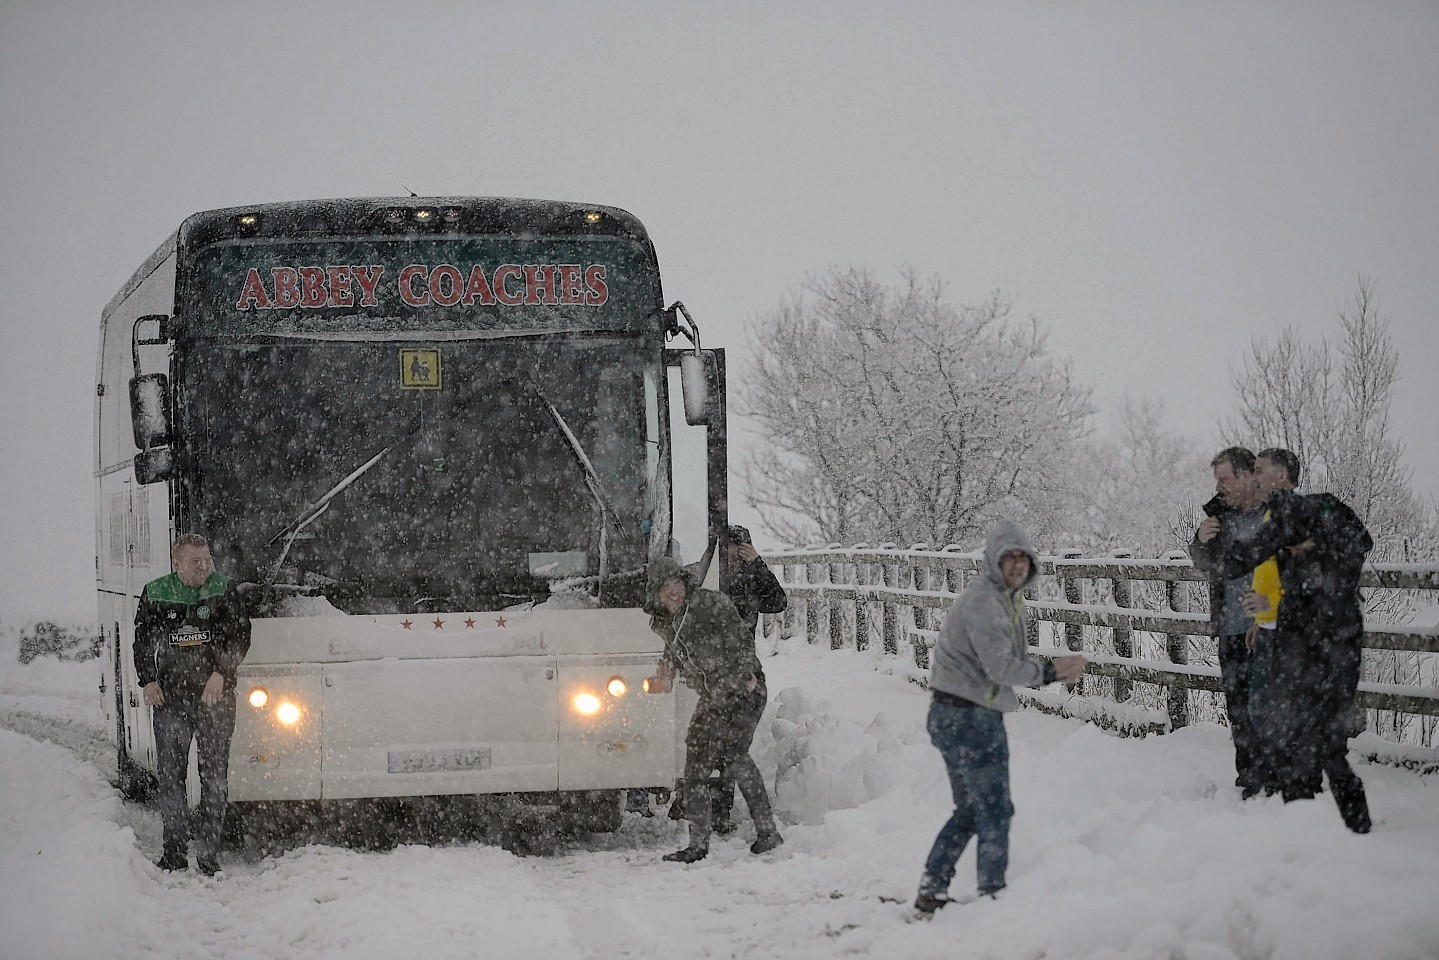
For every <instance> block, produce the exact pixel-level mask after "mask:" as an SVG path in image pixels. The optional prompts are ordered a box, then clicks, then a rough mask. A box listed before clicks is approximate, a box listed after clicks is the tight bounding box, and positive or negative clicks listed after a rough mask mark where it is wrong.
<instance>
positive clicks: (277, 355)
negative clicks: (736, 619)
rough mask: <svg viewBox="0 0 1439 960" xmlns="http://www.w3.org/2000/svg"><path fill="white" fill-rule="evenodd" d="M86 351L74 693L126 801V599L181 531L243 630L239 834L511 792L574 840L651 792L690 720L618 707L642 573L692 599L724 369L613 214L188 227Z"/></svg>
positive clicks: (271, 214) (626, 703) (136, 279)
mask: <svg viewBox="0 0 1439 960" xmlns="http://www.w3.org/2000/svg"><path fill="white" fill-rule="evenodd" d="M100 327H101V330H100V355H99V366H98V377H97V389H96V393H97V397H96V416H95V422H96V442H95V457H96V459H95V476H96V480H97V512H96V516H97V526H96V543H97V552H96V582H97V591H98V604H99V615H100V623H101V629H102V631H103V635H104V643H105V650H106V656H104V657H103V658H102V663H103V665H104V666H103V670H104V673H103V675H102V677H101V681H100V687H101V692H102V702H103V704H104V708H105V712H106V715H107V722H108V723H109V724H110V725H111V726H112V728H113V730H114V731H115V744H116V751H117V757H118V763H119V770H120V779H121V786H122V788H124V789H125V790H126V791H127V792H128V793H136V792H140V791H142V790H143V788H144V786H145V785H146V784H147V783H148V782H151V781H152V780H153V774H154V770H155V756H156V754H155V743H154V736H153V732H152V730H151V724H150V716H149V710H148V708H147V707H145V706H144V705H143V702H142V699H141V696H140V689H139V687H138V686H137V684H136V680H135V677H136V674H135V667H134V663H133V662H132V653H131V643H132V637H133V630H134V627H133V624H134V615H135V608H136V604H137V602H138V595H139V593H140V592H141V590H142V589H143V588H144V585H145V583H146V582H147V581H149V580H151V579H152V578H155V577H158V576H162V575H164V574H166V573H168V572H169V570H170V563H169V545H170V543H171V541H172V540H173V538H174V537H175V536H177V535H179V534H181V533H190V532H194V533H200V534H203V535H205V536H206V537H208V538H209V539H210V542H211V549H212V552H213V554H214V556H215V558H216V565H217V568H218V569H220V570H221V571H222V572H224V573H226V574H227V575H229V576H231V577H232V578H234V579H235V580H237V581H239V582H240V583H241V589H242V593H243V595H244V596H245V598H246V603H247V606H248V607H249V609H250V612H251V615H252V629H253V633H252V645H251V648H250V652H249V656H248V657H247V659H246V661H245V663H244V665H243V666H242V667H241V669H240V672H239V680H240V688H239V691H238V697H239V704H238V706H239V714H238V720H237V723H236V729H235V736H234V740H233V745H232V751H231V757H230V799H231V801H232V803H235V804H237V805H238V806H239V807H240V809H241V810H243V809H244V805H245V804H247V803H251V802H254V801H288V800H306V801H316V800H332V799H347V798H348V799H352V798H382V797H388V798H397V797H435V796H443V795H454V794H510V795H514V796H516V797H521V796H523V797H532V798H533V797H538V798H540V801H541V805H543V803H544V802H546V798H549V799H552V800H554V801H555V803H556V805H557V809H561V810H570V811H576V810H578V811H582V812H585V815H586V816H587V817H588V822H589V823H590V824H592V825H601V826H597V827H595V828H598V829H604V828H605V826H604V825H607V826H608V827H609V828H613V827H614V826H616V825H618V823H619V821H620V809H621V794H622V792H623V791H624V790H625V789H627V788H647V789H664V788H668V787H670V786H671V785H672V784H673V782H674V780H675V779H676V777H677V776H678V773H679V771H680V769H681V768H682V766H683V750H684V746H683V734H684V729H685V725H686V723H687V719H688V712H689V711H690V710H691V709H692V708H693V701H692V700H691V699H689V698H688V697H687V695H686V694H685V693H684V692H683V688H678V687H677V688H675V691H673V692H672V691H659V690H657V689H655V690H653V691H652V690H651V689H650V688H651V687H656V688H657V687H658V686H659V685H658V684H655V685H650V684H646V683H645V679H646V677H647V675H648V674H650V673H652V672H653V666H654V663H655V660H656V658H657V656H658V654H659V652H660V650H661V644H660V642H659V639H658V638H657V637H656V636H655V635H654V633H653V632H652V631H651V630H650V629H649V625H648V617H647V616H646V615H645V614H644V613H643V612H642V611H641V609H640V608H641V606H642V604H643V601H644V568H645V565H646V563H647V562H648V561H649V560H650V559H652V558H654V557H657V556H660V555H661V554H665V553H667V552H672V551H674V550H675V549H676V548H677V546H678V545H679V544H683V545H684V546H685V547H688V548H690V550H691V551H692V554H691V556H689V557H686V558H685V559H686V560H688V561H692V562H693V561H696V556H695V555H696V554H702V556H699V558H698V561H697V562H698V563H699V565H700V568H701V570H702V574H703V575H705V576H707V578H708V580H709V582H710V583H711V585H716V584H717V583H718V578H720V577H723V576H724V570H723V568H724V566H725V564H723V563H720V562H711V561H712V559H713V558H715V557H723V556H724V546H725V544H724V537H725V536H726V532H727V520H728V516H727V499H726V492H727V491H726V436H725V423H726V412H725V365H724V353H723V351H722V350H716V349H708V348H703V349H702V348H701V345H700V333H699V330H698V327H697V326H696V324H695V322H694V321H693V319H692V318H691V317H690V316H689V313H688V311H686V310H685V309H684V307H683V305H682V304H680V303H675V304H674V305H672V306H670V307H666V306H664V299H663V295H662V292H661V286H660V276H659V269H658V264H657V261H656V257H655V251H654V247H653V245H652V244H651V242H650V239H649V237H648V235H647V233H646V231H645V228H644V226H643V225H642V224H641V223H640V222H639V221H638V220H637V219H636V218H635V217H634V216H632V215H631V214H629V213H627V212H625V211H623V210H619V209H615V208H613V207H605V206H593V205H585V204H577V203H560V202H548V201H533V200H510V199H492V198H483V199H482V198H460V197H455V198H433V199H432V198H424V199H422V198H414V197H412V198H408V199H350V200H323V201H311V202H297V203H276V204H265V205H259V206H253V207H242V208H235V209H225V210H212V211H207V212H203V213H197V214H195V215H194V216H191V217H190V218H189V219H187V220H185V221H184V223H183V224H181V226H180V228H179V229H178V230H177V231H176V232H175V234H174V235H172V236H171V237H170V238H169V239H168V240H166V241H165V243H164V244H162V245H161V246H160V248H159V249H158V250H156V251H155V252H154V253H153V254H152V255H151V256H150V257H149V258H148V259H147V260H146V261H145V262H144V263H143V264H142V265H141V266H140V268H139V269H138V270H136V271H135V273H134V275H133V276H132V277H131V278H130V280H129V281H128V282H127V283H126V284H125V285H124V287H123V288H122V289H121V290H120V291H119V293H118V294H117V295H116V296H115V297H114V299H113V300H111V302H110V303H109V305H108V306H107V307H106V308H105V310H104V311H103V313H102V316H101V324H100ZM681 460H684V461H686V462H688V461H693V462H692V463H688V465H683V464H682V463H681V462H680V461H681ZM192 768H193V758H192ZM194 780H195V777H194V773H193V769H192V775H191V781H192V782H191V789H192V795H193V790H194Z"/></svg>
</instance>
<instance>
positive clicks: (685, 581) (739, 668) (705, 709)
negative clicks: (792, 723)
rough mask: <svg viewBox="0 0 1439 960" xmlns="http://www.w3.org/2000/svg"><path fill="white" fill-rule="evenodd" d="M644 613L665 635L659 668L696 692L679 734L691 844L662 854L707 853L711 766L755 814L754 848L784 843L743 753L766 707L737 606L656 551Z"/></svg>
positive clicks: (687, 858)
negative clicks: (681, 736) (692, 709)
mask: <svg viewBox="0 0 1439 960" xmlns="http://www.w3.org/2000/svg"><path fill="white" fill-rule="evenodd" d="M647 579H648V591H647V594H646V596H647V599H646V603H645V612H647V613H649V614H650V627H651V628H652V629H653V630H654V631H655V633H657V634H659V635H660V636H661V637H663V638H664V641H665V649H664V655H663V656H662V657H661V658H660V661H659V664H658V668H657V672H658V674H659V677H660V679H661V681H663V682H665V683H668V682H670V681H671V680H672V679H673V677H674V675H675V673H676V671H678V673H679V677H680V680H681V681H683V682H684V684H685V685H686V686H688V687H690V689H692V690H694V691H695V692H696V693H697V694H699V703H698V704H697V705H696V706H695V712H694V716H693V717H692V718H691V719H690V725H689V730H688V731H687V732H686V734H685V776H684V782H683V785H682V786H683V790H684V796H683V801H684V808H685V812H686V817H687V818H688V819H689V822H690V835H689V844H688V845H687V846H686V847H685V848H684V849H682V850H677V851H675V852H674V853H670V854H666V855H665V859H666V860H675V861H679V862H680V863H693V862H694V861H696V860H700V859H702V858H703V857H704V856H705V855H706V854H708V853H709V837H710V817H711V808H710V799H711V798H710V783H709V775H710V772H711V771H713V770H719V771H720V772H721V773H722V774H724V775H725V776H728V777H732V778H733V779H734V781H735V783H736V784H737V785H738V786H739V791H740V795H741V796H743V797H744V800H745V804H746V805H748V806H749V811H750V816H751V817H753V818H754V823H755V830H756V833H757V836H756V837H755V841H754V843H753V844H751V846H750V851H751V852H753V853H757V854H758V853H765V852H766V851H769V850H773V849H774V848H775V847H777V846H779V845H780V844H781V843H783V842H784V841H783V838H781V837H780V835H779V831H778V830H777V829H775V823H774V812H773V811H772V810H771V808H770V802H769V794H768V793H766V792H765V788H764V778H763V777H761V776H760V773H759V768H758V767H757V766H755V762H754V760H753V759H752V758H751V757H750V755H749V748H750V741H752V740H753V739H754V731H755V727H757V726H759V718H760V715H761V714H763V713H764V706H765V700H766V699H767V691H766V690H765V684H764V670H763V669H762V668H761V667H760V663H759V657H757V656H756V655H755V649H754V631H753V630H747V629H746V628H745V623H744V621H743V620H742V619H741V618H740V615H739V611H738V610H736V609H735V605H734V603H733V602H731V601H730V599H729V598H728V597H726V596H725V595H724V594H722V593H718V592H716V591H714V590H704V589H701V588H700V586H699V583H698V582H697V580H696V578H695V576H694V574H692V573H690V572H689V571H688V570H686V569H684V568H683V567H681V566H680V565H679V563H678V562H676V561H674V560H672V559H670V558H668V557H661V558H660V559H658V560H655V561H653V562H652V563H650V565H649V570H648V578H647Z"/></svg>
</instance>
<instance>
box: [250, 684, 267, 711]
mask: <svg viewBox="0 0 1439 960" xmlns="http://www.w3.org/2000/svg"><path fill="white" fill-rule="evenodd" d="M269 702H270V694H269V693H268V692H266V690H265V688H264V687H256V688H255V689H253V690H251V691H250V706H252V707H255V708H256V709H258V708H260V707H263V706H264V705H265V704H267V703H269Z"/></svg>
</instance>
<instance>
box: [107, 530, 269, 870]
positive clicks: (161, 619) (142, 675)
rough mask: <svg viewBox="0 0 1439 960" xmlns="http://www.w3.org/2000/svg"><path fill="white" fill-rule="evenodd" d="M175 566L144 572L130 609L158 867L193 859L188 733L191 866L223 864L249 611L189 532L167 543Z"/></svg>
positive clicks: (209, 867)
mask: <svg viewBox="0 0 1439 960" xmlns="http://www.w3.org/2000/svg"><path fill="white" fill-rule="evenodd" d="M170 562H171V564H172V565H173V566H174V568H175V572H174V573H171V574H169V575H168V576H164V577H160V578H159V579H158V580H151V581H150V582H149V583H147V584H146V585H145V590H144V593H143V594H141V596H140V605H139V607H138V608H137V609H136V611H135V644H134V655H135V673H136V675H137V677H138V679H139V682H140V686H141V687H143V688H144V694H145V703H146V704H148V705H149V707H150V708H151V711H152V713H151V716H152V717H153V720H154V728H155V750H156V753H157V754H158V756H157V760H158V767H159V770H158V776H157V779H158V780H159V787H160V819H161V821H162V823H163V824H164V836H165V840H164V844H165V852H164V855H163V856H162V857H161V858H160V859H159V861H158V862H157V864H156V865H157V866H159V867H160V868H161V869H162V870H184V869H186V868H187V867H189V865H190V861H189V844H190V817H189V810H188V809H187V804H186V801H185V775H186V773H187V770H188V767H189V763H190V741H191V740H192V739H194V740H195V741H196V753H197V755H198V757H199V761H200V809H199V816H198V818H197V820H196V832H197V834H198V836H196V838H195V839H196V841H197V844H198V850H197V852H196V858H195V859H196V865H197V866H198V867H199V868H200V871H201V872H202V873H205V874H207V875H212V876H213V875H214V874H215V873H217V872H218V871H219V869H220V860H219V851H220V837H221V834H222V832H223V829H224V824H225V803H226V801H227V800H228V797H229V767H230V737H231V736H232V735H233V734H234V732H235V671H236V670H237V669H238V668H239V666H240V663H241V661H243V660H244V659H245V654H246V653H248V652H249V649H250V618H249V617H248V616H247V614H246V612H245V606H244V604H243V603H242V602H241V600H240V597H239V595H238V594H237V593H236V592H235V585H234V583H233V582H232V581H231V580H230V578H229V577H226V576H224V575H223V574H219V573H216V572H215V568H214V565H213V562H212V561H211V559H210V545H209V543H208V542H206V540H205V538H204V537H202V536H199V535H198V534H193V533H192V534H186V535H184V536H182V537H180V538H179V539H177V540H176V541H175V543H174V545H173V546H172V547H171V548H170Z"/></svg>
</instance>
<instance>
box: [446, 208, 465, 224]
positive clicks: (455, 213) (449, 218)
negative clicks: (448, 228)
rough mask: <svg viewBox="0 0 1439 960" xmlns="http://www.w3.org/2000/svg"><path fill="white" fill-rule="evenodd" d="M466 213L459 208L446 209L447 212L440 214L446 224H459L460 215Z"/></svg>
mask: <svg viewBox="0 0 1439 960" xmlns="http://www.w3.org/2000/svg"><path fill="white" fill-rule="evenodd" d="M462 213H464V211H463V210H461V209H460V208H459V207H446V208H445V212H444V213H442V214H440V216H441V218H442V219H443V220H444V221H445V222H446V223H459V222H460V214H462Z"/></svg>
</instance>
